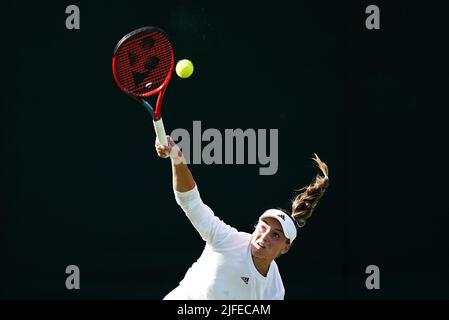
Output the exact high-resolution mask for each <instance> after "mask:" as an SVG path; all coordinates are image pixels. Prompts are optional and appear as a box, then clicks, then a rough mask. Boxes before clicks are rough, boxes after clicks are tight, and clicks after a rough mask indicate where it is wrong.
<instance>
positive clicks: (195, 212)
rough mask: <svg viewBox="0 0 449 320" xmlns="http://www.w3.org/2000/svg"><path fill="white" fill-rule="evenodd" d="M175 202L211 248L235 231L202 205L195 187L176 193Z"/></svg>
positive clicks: (207, 207)
mask: <svg viewBox="0 0 449 320" xmlns="http://www.w3.org/2000/svg"><path fill="white" fill-rule="evenodd" d="M175 195H176V201H177V203H178V204H179V205H180V206H181V208H182V209H183V211H184V212H185V213H186V215H187V217H188V218H189V220H190V222H191V223H192V225H193V226H194V227H195V229H196V230H197V231H198V233H199V234H200V236H201V238H202V239H203V240H204V241H206V242H207V243H208V244H210V245H211V246H212V247H217V246H219V245H220V242H222V241H223V240H224V239H226V238H227V237H228V236H229V235H231V234H233V233H236V232H237V230H236V229H235V228H233V227H231V226H229V225H228V224H226V223H224V222H223V221H222V220H220V219H219V218H218V217H217V216H215V214H214V212H213V211H212V209H211V208H210V207H209V206H207V205H206V204H204V203H203V201H202V200H201V198H200V195H199V192H198V189H197V187H196V186H195V188H193V189H192V190H190V191H188V192H184V193H180V192H176V191H175Z"/></svg>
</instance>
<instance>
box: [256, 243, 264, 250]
mask: <svg viewBox="0 0 449 320" xmlns="http://www.w3.org/2000/svg"><path fill="white" fill-rule="evenodd" d="M256 244H257V246H259V247H260V248H263V249H265V246H264V245H263V244H262V243H261V242H256Z"/></svg>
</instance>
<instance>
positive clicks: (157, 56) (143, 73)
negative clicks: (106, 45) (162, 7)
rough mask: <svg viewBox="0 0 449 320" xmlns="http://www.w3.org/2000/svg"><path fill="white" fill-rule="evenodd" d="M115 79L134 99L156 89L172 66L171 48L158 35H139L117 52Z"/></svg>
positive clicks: (165, 39)
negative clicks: (116, 78)
mask: <svg viewBox="0 0 449 320" xmlns="http://www.w3.org/2000/svg"><path fill="white" fill-rule="evenodd" d="M116 61H117V62H116V71H117V76H118V78H119V80H120V82H121V84H122V85H123V87H124V88H125V89H126V90H128V91H129V92H131V93H133V94H136V95H143V94H145V93H148V92H150V91H153V90H155V89H157V88H159V87H160V86H161V85H162V83H163V82H164V81H165V79H166V77H167V75H168V74H169V72H170V70H171V68H172V65H173V54H172V49H171V44H170V42H169V40H168V39H167V38H166V36H165V35H164V34H162V33H158V32H150V33H142V34H138V35H135V36H133V37H132V38H130V39H128V40H126V41H124V42H123V43H122V45H121V46H120V47H119V48H118V50H117V52H116Z"/></svg>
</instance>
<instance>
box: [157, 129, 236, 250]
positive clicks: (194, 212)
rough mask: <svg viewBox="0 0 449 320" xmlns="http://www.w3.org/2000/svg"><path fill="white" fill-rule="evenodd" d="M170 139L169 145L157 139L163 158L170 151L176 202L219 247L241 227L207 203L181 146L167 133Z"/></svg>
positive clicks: (206, 236) (207, 238)
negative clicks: (230, 224)
mask: <svg viewBox="0 0 449 320" xmlns="http://www.w3.org/2000/svg"><path fill="white" fill-rule="evenodd" d="M167 141H168V144H169V145H168V147H164V146H163V145H161V144H159V143H157V142H156V151H157V154H158V155H159V157H161V158H166V157H167V156H168V155H170V158H171V162H172V164H171V165H172V175H173V189H174V191H175V198H176V202H177V203H178V204H179V205H180V206H181V208H182V209H183V211H184V212H185V214H186V215H187V217H188V218H189V220H190V222H191V223H192V224H193V226H194V227H195V229H196V230H197V231H198V232H199V234H200V235H201V237H202V238H203V240H204V241H206V242H207V243H209V244H210V245H211V246H212V247H215V248H220V247H221V246H223V245H226V243H227V241H226V239H227V237H228V236H229V235H231V234H233V233H236V232H237V230H236V229H234V228H232V227H230V226H229V225H227V224H225V223H224V222H223V221H221V220H220V219H219V218H218V217H216V216H215V214H214V212H213V211H212V209H211V208H209V206H207V205H206V204H204V203H203V201H202V200H201V197H200V194H199V191H198V188H195V187H196V183H195V180H193V176H192V173H191V172H190V169H189V167H188V166H187V163H186V161H185V159H184V156H183V154H182V152H181V150H180V149H179V147H178V146H177V145H176V144H175V143H174V141H173V139H172V138H171V137H170V136H167Z"/></svg>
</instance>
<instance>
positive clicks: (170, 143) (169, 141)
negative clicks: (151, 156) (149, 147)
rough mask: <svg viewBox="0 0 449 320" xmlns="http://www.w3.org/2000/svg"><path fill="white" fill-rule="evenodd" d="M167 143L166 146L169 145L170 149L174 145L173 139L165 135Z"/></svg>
mask: <svg viewBox="0 0 449 320" xmlns="http://www.w3.org/2000/svg"><path fill="white" fill-rule="evenodd" d="M167 141H168V145H169V146H170V147H173V146H175V145H176V143H175V141H173V138H172V137H170V136H169V135H167Z"/></svg>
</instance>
